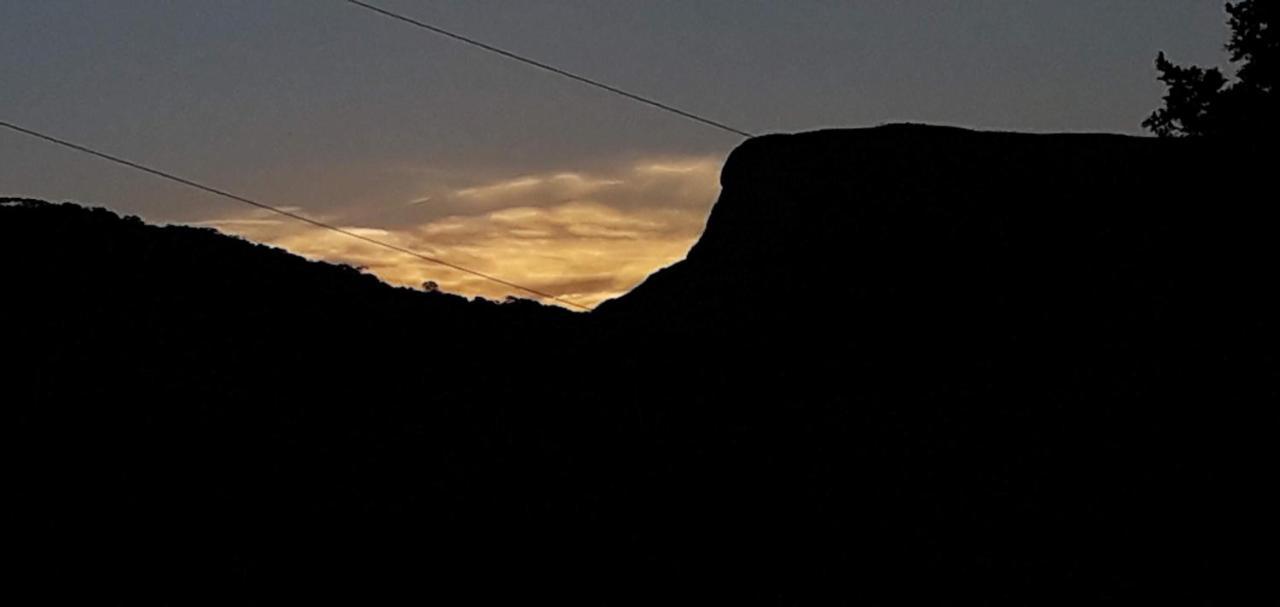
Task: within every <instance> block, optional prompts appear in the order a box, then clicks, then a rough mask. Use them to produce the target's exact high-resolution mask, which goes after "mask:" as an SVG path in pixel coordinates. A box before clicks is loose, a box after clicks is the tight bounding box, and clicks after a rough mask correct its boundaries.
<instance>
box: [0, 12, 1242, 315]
mask: <svg viewBox="0 0 1280 607" xmlns="http://www.w3.org/2000/svg"><path fill="white" fill-rule="evenodd" d="M373 1H374V3H375V4H378V5H380V6H383V7H385V8H387V9H390V10H395V11H399V12H403V13H405V14H408V15H411V16H414V17H417V18H419V19H422V20H424V21H428V22H432V23H434V24H437V25H439V26H441V27H446V28H449V29H453V30H455V31H458V32H460V33H463V34H465V35H469V36H472V37H475V38H478V39H480V40H484V41H487V42H490V43H493V44H495V45H498V46H502V47H504V48H507V49H509V50H512V51H515V52H519V53H523V54H527V55H529V56H531V57H533V58H536V59H538V60H541V61H544V62H547V63H551V64H554V65H557V66H560V67H562V68H564V69H568V70H571V71H575V72H578V73H581V74H583V75H586V76H589V77H593V78H597V79H600V80H603V81H605V82H608V83H611V84H614V85H616V86H619V87H622V88H626V89H629V90H633V91H635V92H639V93H643V94H645V95H649V96H652V97H655V98H657V99H661V100H663V101H665V102H668V103H671V104H673V105H676V106H679V107H682V108H685V109H688V110H691V111H694V112H698V113H702V114H706V115H708V116H709V117H712V118H714V119H716V120H719V121H722V122H726V123H728V124H731V125H734V126H736V127H739V128H742V129H745V130H748V131H752V132H756V133H766V132H779V131H802V130H811V129H818V128H826V127H860V126H872V125H877V124H882V123H887V122H899V121H912V122H928V123H939V124H951V125H961V126H971V127H979V128H989V129H1002V130H1020V131H1037V132H1049V131H1095V132H1096V131H1105V132H1120V133H1138V132H1140V129H1139V127H1138V125H1139V123H1140V122H1141V121H1142V119H1143V118H1144V117H1145V116H1146V115H1147V114H1148V113H1149V112H1150V111H1151V110H1152V109H1153V108H1155V107H1156V106H1157V105H1159V103H1160V97H1161V95H1162V93H1163V90H1162V88H1161V86H1160V85H1159V83H1157V82H1156V80H1155V72H1154V68H1153V62H1154V57H1155V54H1156V52H1157V51H1158V50H1164V51H1166V52H1167V53H1169V55H1170V56H1171V57H1172V58H1173V59H1174V60H1175V61H1177V62H1182V63H1200V64H1213V65H1218V64H1221V63H1222V62H1223V61H1224V60H1225V56H1224V55H1225V54H1224V52H1223V50H1222V45H1223V43H1224V42H1225V41H1226V39H1227V36H1228V28H1227V26H1226V18H1225V14H1224V12H1223V6H1222V5H1223V2H1221V1H1219V0H1124V1H1120V2H1117V1H1115V0H1072V1H1070V2H1065V1H1062V0H1022V1H1015V0H965V1H963V2H962V1H959V0H952V1H942V0H931V1H923V0H921V1H911V0H877V1H854V0H848V1H844V2H836V1H818V0H812V1H803V0H793V1H786V2H784V1H773V2H764V1H750V0H733V1H731V0H594V1H585V0H578V1H569V0H523V1H519V0H465V1H462V0H440V1H426V0H373ZM0 32H2V33H3V35H0V119H3V120H7V121H10V122H14V123H18V124H21V125H24V126H27V127H29V128H34V129H38V130H42V131H45V132H47V133H50V134H52V135H55V136H59V137H63V138H66V139H70V140H72V141H77V142H80V143H84V144H86V145H90V146H95V147H98V148H100V149H102V150H104V151H107V152H111V153H115V154H118V155H122V156H124V157H126V158H129V159H132V160H136V161H139V162H143V163H147V164H151V165H154V166H156V167H159V168H162V169H165V170H168V171H172V172H174V173H177V174H179V175H183V176H186V177H189V178H192V179H195V180H198V181H201V182H204V183H207V184H209V185H213V186H216V187H220V188H223V189H227V190H230V191H233V192H236V193H239V194H243V195H246V196H250V197H254V198H257V199H260V200H262V201H264V202H268V203H270V204H276V205H280V206H285V207H289V208H291V209H295V210H298V211H300V212H303V213H306V214H308V215H310V216H314V217H316V218H320V219H323V220H326V221H330V222H334V223H338V224H340V225H343V226H344V227H348V228H351V229H356V230H361V231H362V233H368V234H370V235H374V236H377V237H378V238H383V239H387V240H391V241H394V242H396V243H397V244H401V245H404V246H409V247H412V248H414V249H418V250H421V251H422V252H424V253H428V254H433V255H438V256H441V257H444V258H446V259H448V260H450V261H453V262H455V263H459V264H462V265H466V266H470V267H474V268H475V269H477V270H481V271H485V272H490V273H493V274H496V275H499V276H501V277H503V278H507V279H509V280H513V281H516V282H522V283H526V284H529V286H533V287H536V288H539V289H543V290H546V291H550V292H552V293H555V294H557V295H562V296H565V297H567V298H570V299H573V300H575V301H580V302H583V303H587V304H591V303H595V302H597V301H600V300H601V299H603V298H606V297H609V296H612V295H616V294H618V293H621V292H624V291H625V290H626V289H628V288H630V287H631V286H633V285H634V284H635V283H636V282H637V281H639V280H641V279H642V278H643V277H644V276H645V275H647V274H648V273H649V272H652V271H653V270H655V269H657V268H659V267H662V266H664V265H668V264H670V263H671V262H673V261H676V260H678V259H680V258H681V257H683V255H684V254H685V252H686V251H687V250H688V248H689V246H690V245H691V244H692V242H693V241H694V239H696V237H697V235H698V234H699V233H700V231H701V229H702V226H703V224H704V223H705V220H706V215H707V212H708V211H709V209H710V207H711V204H712V203H713V202H714V199H715V196H716V194H717V192H718V184H717V182H716V179H717V176H718V171H719V166H720V163H721V162H722V161H723V158H724V157H725V155H726V154H727V153H728V151H729V150H731V149H732V148H733V147H734V146H735V145H736V144H737V143H738V142H739V141H738V139H737V138H735V137H734V136H732V135H729V134H726V133H723V132H720V131H716V130H713V129H710V128H707V127H704V126H701V125H698V124H695V123H691V122H688V121H686V120H683V119H681V118H678V117H675V116H672V115H669V114H665V113H662V112H660V111H657V110H654V109H651V108H648V107H645V106H641V105H637V104H635V103H633V102H630V101H627V100H624V99H620V98H617V97H613V96H610V95H608V94H606V93H603V92H601V91H598V90H594V89H591V88H587V87H584V86H582V85H581V84H578V83H574V82H571V81H567V80H564V79H561V78H557V77H554V76H551V75H548V74H546V73H544V72H540V71H537V70H533V69H531V68H528V67H526V66H522V65H519V64H516V63H513V62H510V61H507V60H504V59H501V58H498V57H495V56H492V55H489V54H486V53H483V52H481V51H478V50H476V49H473V48H470V47H466V46H463V45H460V44H458V43H456V42H452V41H449V40H447V39H443V38H440V37H437V36H433V35H431V34H428V33H426V32H423V31H421V30H417V29H414V28H410V27H408V26H406V25H404V24H401V23H397V22H394V21H391V20H388V19H386V18H384V17H379V16H377V15H374V14H372V13H369V12H367V11H364V10H361V9H358V8H355V7H353V6H351V5H349V4H346V3H344V2H340V1H338V0H216V1H215V0H167V1H160V0H145V1H144V0H5V1H4V2H3V3H0ZM0 196H32V197H38V198H45V199H50V200H74V201H79V202H84V203H88V204H93V205H97V206H106V207H108V208H111V209H113V210H116V211H118V212H121V213H128V214H136V215H140V216H141V217H143V218H145V219H147V220H150V221H153V222H166V223H167V222H182V223H197V224H200V225H211V226H215V227H218V228H220V229H223V230H225V231H229V232H233V233H237V234H240V235H243V236H245V237H248V238H252V239H255V240H259V241H265V242H271V243H274V244H278V245H280V246H284V247H286V248H289V249H291V250H294V251H297V252H299V253H302V254H306V255H308V256H311V257H317V258H324V259H330V260H336V261H345V262H349V263H353V264H357V265H363V266H366V267H368V268H369V269H370V271H373V272H375V273H377V274H379V275H380V276H382V277H384V278H385V279H387V280H389V281H391V282H395V283H400V284H419V283H421V282H422V281H424V280H435V281H436V282H438V283H440V284H441V285H442V286H443V287H444V288H446V289H448V290H453V291H457V292H462V293H466V294H473V295H474V294H480V295H484V296H487V297H501V296H503V295H505V294H506V293H507V292H508V291H509V290H508V289H506V288H503V287H497V286H494V285H488V284H484V283H482V282H478V281H476V280H473V279H470V278H467V277H465V276H460V275H458V274H456V273H452V272H448V271H444V270H441V269H440V268H438V267H432V266H430V265H427V264H424V263H422V262H417V261H410V260H408V259H404V258H403V257H402V256H399V255H397V254H393V253H386V252H383V251H381V250H378V249H372V248H370V247H368V246H366V245H360V244H358V243H354V242H352V241H349V240H345V239H343V238H342V237H339V236H337V235H334V234H331V233H324V232H318V231H317V230H315V229H311V228H306V227H305V226H297V225H294V224H290V223H287V222H284V221H277V220H275V219H274V218H272V217H269V216H266V215H263V214H262V213H258V212H250V211H248V210H246V207H243V206H239V205H237V204H236V203H233V202H230V201H227V200H222V199H219V198H216V197H213V196H211V195H208V194H203V193H199V192H193V191H190V190H186V189H183V188H182V187H180V186H177V185H174V184H169V183H166V182H163V181H159V180H157V179H155V178H153V177H149V176H145V175H141V174H138V173H133V172H129V171H127V170H125V169H122V168H120V167H116V166H112V165H109V164H106V163H104V162H102V161H100V160H96V159H93V158H88V157H84V156H79V155H76V154H75V153H73V152H69V151H66V150H61V149H58V148H55V147H52V146H50V145H49V144H46V143H41V142H38V141H34V140H30V139H27V138H24V137H23V136H20V135H17V134H14V133H10V132H7V131H5V132H0Z"/></svg>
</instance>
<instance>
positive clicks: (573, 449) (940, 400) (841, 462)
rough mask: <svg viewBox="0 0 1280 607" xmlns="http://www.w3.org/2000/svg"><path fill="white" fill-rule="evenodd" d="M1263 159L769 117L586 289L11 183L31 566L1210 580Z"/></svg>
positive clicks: (1220, 539) (624, 590) (1141, 583)
mask: <svg viewBox="0 0 1280 607" xmlns="http://www.w3.org/2000/svg"><path fill="white" fill-rule="evenodd" d="M1251 158H1252V157H1251V156H1250V155H1248V154H1242V153H1240V151H1239V150H1236V149H1233V148H1230V147H1228V145H1227V144H1225V143H1215V142H1205V141H1155V140H1148V139H1135V138H1126V137H1117V136H1102V135H1052V136H1047V135H1046V136H1038V135H1015V134H1000V133H975V132H971V131H963V130H958V129H942V128H931V127H915V126H894V127H884V128H878V129H867V130H857V131H830V132H819V133H809V134H802V135H786V136H768V137H761V138H757V139H753V140H750V141H748V142H746V143H745V144H743V145H742V146H741V147H740V148H739V149H738V150H736V151H735V152H734V153H733V155H732V156H731V157H730V159H729V161H728V162H727V164H726V166H725V169H724V173H723V177H722V181H723V185H724V191H723V194H722V196H721V199H720V200H719V202H717V204H716V206H715V208H714V211H713V213H712V217H711V219H710V221H709V223H708V226H707V230H706V233H705V235H704V236H703V238H702V239H701V241H700V242H699V243H698V244H697V245H696V247H695V248H694V249H693V251H692V252H691V253H690V255H689V258H688V260H686V261H684V262H682V263H679V264H676V265H675V266H673V267H671V268H667V269H665V270H662V271H660V272H658V273H657V274H655V275H654V276H652V277H650V279H649V280H648V281H646V282H645V284H643V285H641V286H640V287H639V288H637V289H636V290H635V291H634V292H632V293H631V294H629V295H627V296H625V297H623V298H620V299H618V300H615V301H613V302H609V303H607V304H605V305H604V306H602V307H601V308H600V309H599V310H597V311H596V312H594V313H592V314H590V315H578V314H571V313H568V312H565V311H563V310H559V309H555V308H548V307H544V306H539V305H536V304H532V303H518V304H493V303H486V302H467V301H465V300H462V299H460V298H456V297H452V296H447V295H440V294H423V293H417V292H413V291H409V290H403V289H393V288H390V287H387V286H385V285H383V284H381V283H379V282H377V281H376V280H374V279H372V278H370V277H368V276H364V275H362V274H360V273H359V272H356V271H354V270H352V269H349V268H344V267H341V266H332V265H327V264H317V263H312V262H307V261H305V260H302V259H300V258H297V257H294V256H291V255H288V254H286V253H284V252H281V251H277V250H272V249H268V248H266V247H261V246H256V245H252V244H250V243H246V242H243V241H239V240H235V239H230V238H226V237H223V236H220V235H218V234H216V233H214V232H212V231H209V230H196V229H191V228H175V227H169V228H156V227H150V226H146V225H143V224H142V223H140V222H138V221H136V220H132V219H121V218H118V217H116V216H114V215H112V214H110V213H108V212H105V211H101V210H88V209H83V208H80V207H75V206H71V205H48V204H44V203H39V202H34V201H26V202H11V203H8V204H6V205H3V206H0V271H2V272H3V283H4V284H5V295H4V297H3V303H2V304H0V306H2V307H0V311H2V312H3V315H4V320H5V336H6V350H7V354H9V355H10V358H11V359H12V360H11V361H10V362H9V363H8V364H7V365H6V367H5V368H6V370H7V377H6V380H5V393H6V404H7V405H8V406H7V407H6V409H7V411H8V412H9V415H10V418H11V420H13V421H12V422H11V424H10V425H11V427H13V428H14V429H15V435H16V437H15V440H14V441H13V442H14V444H15V445H16V446H17V449H16V453H17V455H16V456H15V460H14V461H15V463H16V464H17V465H16V468H17V469H18V472H17V473H16V475H15V479H14V480H13V481H12V482H11V483H10V485H11V489H12V490H13V494H14V495H16V496H19V497H18V498H16V499H17V500H18V501H19V502H20V504H19V505H20V512H21V516H20V517H18V518H17V519H15V520H16V521H18V522H17V523H16V526H18V527H20V530H21V533H20V534H19V538H20V539H19V542H18V544H17V545H18V546H19V547H20V548H21V550H22V553H23V554H24V557H25V558H24V559H23V561H24V565H23V569H22V570H21V571H20V572H19V573H21V574H22V575H24V576H26V577H27V578H28V579H35V580H41V582H42V583H43V584H45V587H46V588H47V589H48V592H49V593H50V596H54V595H57V594H58V593H60V592H62V591H64V590H65V591H69V592H76V593H86V592H87V593H89V594H91V595H96V596H99V597H101V598H103V599H104V600H105V601H106V602H113V601H112V599H114V598H115V597H122V600H128V601H129V602H142V603H146V602H172V603H189V602H201V600H210V601H216V602H266V603H278V602H286V603H290V602H302V601H304V600H312V601H314V600H320V601H325V600H330V601H345V602H352V601H356V600H359V601H361V602H369V603H378V602H385V601H386V600H387V599H389V598H390V597H406V596H407V597H409V598H411V599H412V600H415V601H422V602H426V601H431V600H433V599H434V600H438V601H439V602H443V603H447V604H448V603H490V602H492V601H494V600H498V599H500V598H503V597H506V598H515V599H518V600H521V601H526V602H534V601H537V602H542V601H545V600H556V601H557V602H561V603H587V604H630V603H643V604H652V603H658V602H661V603H690V602H695V601H697V602H701V603H711V604H718V603H728V602H750V603H764V604H820V605H831V604H970V603H979V604H984V603H985V604H1052V603H1062V604H1083V603H1107V602H1110V603H1122V604H1130V603H1135V602H1153V601H1155V600H1161V599H1164V600H1166V601H1168V602H1173V603H1178V604H1184V603H1185V604H1215V603H1230V602H1232V601H1231V598H1230V596H1229V595H1230V592H1231V591H1232V590H1233V589H1238V588H1241V587H1242V586H1243V585H1245V584H1247V582H1248V580H1249V579H1251V578H1252V576H1254V575H1256V574H1258V571H1259V569H1258V568H1257V567H1258V565H1260V562H1259V561H1258V560H1256V559H1250V558H1246V557H1245V555H1246V554H1248V553H1247V552H1246V551H1245V550H1244V549H1245V548H1246V547H1247V544H1248V541H1247V540H1248V539H1249V538H1251V537H1256V536H1258V535H1259V534H1260V533H1261V532H1260V531H1259V527H1258V523H1259V521H1260V519H1259V518H1258V516H1257V515H1258V514H1259V513H1260V512H1262V510H1261V508H1262V503H1261V502H1259V501H1258V499H1257V497H1255V496H1254V490H1253V488H1254V487H1263V486H1265V484H1266V482H1267V477H1265V476H1260V475H1258V474H1257V472H1258V471H1259V470H1260V469H1262V466H1261V465H1260V462H1262V461H1265V460H1264V459H1263V458H1264V456H1266V455H1269V454H1270V452H1271V449H1270V447H1268V446H1267V442H1266V441H1265V440H1263V436H1261V435H1262V434H1263V432H1264V429H1265V428H1267V427H1268V425H1267V423H1266V417H1265V415H1266V413H1267V412H1268V410H1269V407H1271V406H1274V405H1273V403H1274V402H1276V400H1277V385H1280V384H1277V380H1278V379H1280V377H1277V375H1278V374H1280V372H1278V370H1280V366H1278V365H1277V362H1278V361H1277V360H1276V355H1275V351H1276V350H1275V345H1274V344H1275V343H1276V338H1277V337H1278V336H1277V330H1276V322H1275V312H1274V310H1276V309H1280V306H1278V305H1277V303H1280V302H1277V301H1276V298H1275V296H1274V295H1272V294H1271V289H1270V288H1269V287H1270V285H1269V284H1268V283H1269V282H1270V281H1271V280H1272V279H1271V275H1272V273H1273V271H1272V270H1271V267H1272V265H1273V263H1274V261H1273V260H1274V259H1275V258H1276V256H1275V253H1276V251H1275V248H1276V247H1275V240H1274V238H1273V237H1272V236H1271V232H1272V230H1274V228H1275V225H1276V224H1275V219H1276V213H1275V211H1274V210H1273V206H1268V205H1267V204H1266V202H1265V200H1266V199H1265V198H1264V197H1262V196H1261V195H1259V194H1257V193H1256V192H1265V191H1266V189H1265V188H1264V187H1263V186H1265V185H1266V184H1267V182H1268V176H1267V175H1265V174H1263V173H1262V170H1261V162H1260V161H1255V160H1251ZM1242 540H1245V541H1242ZM1251 565H1252V567H1253V568H1250V567H1251ZM263 588H267V589H269V590H263ZM123 597H127V598H123Z"/></svg>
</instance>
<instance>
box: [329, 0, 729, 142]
mask: <svg viewBox="0 0 1280 607" xmlns="http://www.w3.org/2000/svg"><path fill="white" fill-rule="evenodd" d="M345 1H346V2H347V3H349V4H353V5H355V6H358V7H360V8H363V9H366V10H370V11H373V12H375V13H378V14H379V15H382V16H384V17H390V18H391V19H395V20H396V21H401V22H404V23H408V24H409V25H412V26H415V27H419V28H422V29H424V30H427V31H430V32H433V33H436V34H439V35H441V36H445V37H448V38H452V39H453V40H456V41H458V42H461V43H463V44H469V45H471V46H474V47H476V48H479V49H482V50H485V51H488V52H490V53H494V54H496V55H501V56H503V57H506V58H507V59H511V60H512V61H518V62H520V63H523V64H525V65H531V66H533V67H536V68H538V69H540V70H545V71H548V72H551V73H553V74H557V75H560V76H564V77H565V78H569V79H570V80H576V81H578V82H581V83H583V84H586V85H589V86H594V87H596V88H598V89H603V90H605V91H608V92H610V93H613V94H615V95H621V96H622V97H625V98H627V99H630V100H632V101H637V102H640V103H643V104H645V105H649V106H652V107H656V108H658V109H660V110H664V111H667V112H671V113H673V114H676V115H678V116H682V117H684V118H688V119H689V120H693V121H695V122H699V123H702V124H705V125H707V126H710V127H714V128H717V129H720V130H722V131H727V132H729V133H733V134H735V135H741V136H743V137H754V135H752V134H751V133H748V132H747V131H744V130H742V129H738V128H734V127H731V126H729V125H727V124H725V123H723V122H717V121H715V120H712V119H710V118H706V117H703V116H699V115H698V114H694V113H693V112H688V111H685V110H682V109H680V108H677V107H675V106H672V105H668V104H666V103H663V102H661V101H657V100H654V99H650V98H648V97H644V96H642V95H637V94H635V93H631V92H628V91H624V90H622V89H620V88H618V87H616V86H610V85H608V84H605V83H603V82H600V81H599V80H594V79H591V78H587V77H586V76H579V75H578V74H575V73H573V72H570V71H567V70H563V69H560V68H558V67H555V66H553V65H548V64H546V63H543V62H541V61H537V60H535V59H530V58H528V57H525V56H523V55H519V54H516V53H513V52H511V51H508V50H504V49H500V48H498V47H496V46H493V45H491V44H486V43H484V42H480V41H479V40H476V39H474V38H469V37H467V36H463V35H462V34H457V33H454V32H451V31H449V30H447V29H444V28H442V27H438V26H435V25H431V24H429V23H425V22H422V21H419V20H417V19H414V18H412V17H407V16H405V15H402V14H400V13H395V12H392V11H389V10H387V9H384V8H380V7H377V6H374V5H372V4H369V3H367V2H361V1H360V0H345Z"/></svg>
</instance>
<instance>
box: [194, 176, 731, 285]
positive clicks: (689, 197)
mask: <svg viewBox="0 0 1280 607" xmlns="http://www.w3.org/2000/svg"><path fill="white" fill-rule="evenodd" d="M606 173H607V174H601V175H586V174H582V173H573V172H558V173H549V174H545V175H524V176H520V177H517V178H513V179H506V180H502V181H497V182H493V183H481V184H475V185H472V186H469V187H466V188H462V189H457V190H454V191H452V192H447V193H444V194H443V195H435V194H433V195H431V196H423V197H422V198H421V199H419V200H416V201H415V203H417V204H415V205H414V208H420V209H421V210H422V213H423V215H424V217H423V218H422V220H421V221H420V222H417V223H408V224H406V225H398V226H379V227H371V226H364V225H349V226H344V228H345V229H348V230H351V231H353V232H356V233H359V234H363V235H368V236H371V237H376V238H378V239H379V240H383V241H386V242H389V243H391V244H395V245H398V246H401V247H404V248H407V249H411V250H414V251H418V252H420V253H423V254H426V255H430V256H433V257H438V258H440V259H443V260H446V261H449V262H451V263H455V264H458V265H461V266H464V267H468V268H471V269H473V270H476V271H479V272H483V273H486V274H490V275H494V276H498V277H500V278H503V279H505V280H508V281H511V282H514V283H518V284H522V285H525V286H528V287H530V288H534V289H537V290H539V291H543V292H546V293H551V294H553V295H556V296H558V297H562V298H564V299H568V300H570V301H574V302H576V303H580V304H583V305H588V306H590V305H595V304H597V303H599V302H601V301H603V300H605V299H609V298H611V297H616V296H618V295H621V294H623V293H625V292H626V291H628V290H630V289H631V288H632V287H634V286H635V285H636V284H638V283H639V282H640V281H642V280H644V278H645V277H646V276H648V275H649V274H651V273H652V272H654V271H655V270H658V269H660V268H662V267H665V266H667V265H670V264H672V263H674V262H676V261H679V260H680V259H682V258H683V257H684V255H685V254H687V253H688V250H689V248H690V247H691V246H692V244H693V242H694V241H695V240H696V239H697V237H698V235H699V234H700V233H701V231H702V228H703V225H704V223H705V221H706V216H707V212H708V210H709V209H710V206H711V204H712V202H714V200H715V196H716V194H717V192H718V190H719V186H718V181H717V178H718V173H719V163H718V161H717V160H716V159H714V158H690V159H661V160H652V159H650V160H647V161H643V162H637V163H634V164H632V165H629V166H624V167H620V168H618V169H617V170H614V171H608V172H606ZM326 219H330V218H326ZM204 224H205V225H212V226H215V227H218V228H219V229H222V230H224V231H227V232H231V233H235V234H239V235H241V236H244V237H246V238H249V239H252V240H256V241H260V242H266V243H270V244H274V245H277V246H280V247H283V248H285V249H288V250H290V251H293V252H296V253H299V254H302V255H306V256H309V257H312V258H317V259H324V260H328V261H335V262H342V263H348V264H352V265H356V266H362V267H364V268H366V269H367V270H368V271H370V272H372V273H374V274H376V275H377V276H379V277H381V278H382V279H383V280H386V281H387V282H390V283H393V284H400V285H409V286H419V285H421V284H422V283H423V282H426V281H428V280H430V281H434V282H435V283H437V284H438V285H439V286H440V288H441V289H442V290H445V291H449V292H453V293H459V294H463V295H468V296H480V297H486V298H491V299H502V298H504V297H506V296H508V295H515V296H517V297H532V296H531V295H529V294H528V293H525V292H521V291H516V290H513V289H511V288H509V287H505V286H502V285H500V284H496V283H493V282H490V281H487V280H484V279H482V278H479V277H476V276H472V275H469V274H465V273H462V272H458V271H456V270H451V269H449V268H447V267H443V266H439V265H436V264H431V263H427V262H424V261H422V260H420V259H416V258H414V257H412V256H409V255H405V254H403V253H397V252H395V251H390V250H387V249H385V248H381V247H378V246H376V245H372V244H369V243H366V242H361V241H359V240H355V239H352V238H348V237H345V236H343V235H341V234H337V233H334V232H331V231H327V230H323V229H320V228H316V227H313V226H308V225H305V224H298V223H296V222H289V221H279V220H277V218H273V217H271V216H268V215H264V214H262V213H260V212H254V213H248V214H244V215H239V216H235V217H227V218H224V219H220V220H215V221H209V222H204Z"/></svg>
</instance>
